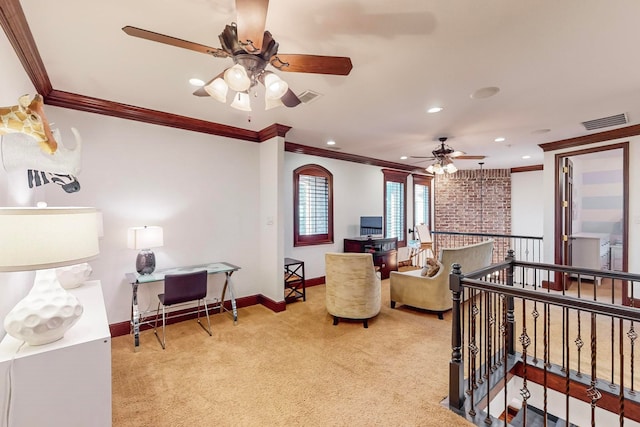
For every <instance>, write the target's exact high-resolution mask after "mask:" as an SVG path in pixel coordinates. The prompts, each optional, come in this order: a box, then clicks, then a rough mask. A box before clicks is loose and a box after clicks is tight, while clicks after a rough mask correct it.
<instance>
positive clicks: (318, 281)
mask: <svg viewBox="0 0 640 427" xmlns="http://www.w3.org/2000/svg"><path fill="white" fill-rule="evenodd" d="M324 283H325V280H324V276H321V277H314V278H312V279H307V280H305V281H304V286H305V287H306V288H308V287H310V286H318V285H324Z"/></svg>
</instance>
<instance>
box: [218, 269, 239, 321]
mask: <svg viewBox="0 0 640 427" xmlns="http://www.w3.org/2000/svg"><path fill="white" fill-rule="evenodd" d="M232 274H233V271H230V272H226V273H225V279H224V286H223V287H222V298H221V301H220V313H222V312H223V311H224V310H226V309H225V308H224V296H225V294H226V293H227V289H229V294H230V296H231V312H232V313H233V324H234V325H237V324H238V307H237V306H236V296H235V294H234V292H233V283H231V280H230V279H231V275H232Z"/></svg>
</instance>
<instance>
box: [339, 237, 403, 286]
mask: <svg viewBox="0 0 640 427" xmlns="http://www.w3.org/2000/svg"><path fill="white" fill-rule="evenodd" d="M344 251H345V252H362V253H370V254H372V255H373V265H375V266H377V267H380V277H381V278H382V279H388V278H389V273H390V272H391V271H397V270H398V238H397V237H389V238H382V237H367V236H362V237H353V238H350V239H344Z"/></svg>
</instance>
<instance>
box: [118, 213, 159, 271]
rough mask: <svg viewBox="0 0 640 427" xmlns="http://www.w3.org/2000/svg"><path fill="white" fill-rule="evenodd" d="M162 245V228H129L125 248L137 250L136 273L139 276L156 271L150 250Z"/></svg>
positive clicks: (154, 259) (154, 257)
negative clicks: (138, 251)
mask: <svg viewBox="0 0 640 427" xmlns="http://www.w3.org/2000/svg"><path fill="white" fill-rule="evenodd" d="M162 245H163V235H162V227H158V226H147V225H145V226H144V227H131V228H129V230H128V231H127V247H128V248H129V249H138V250H140V253H138V257H137V258H136V271H137V272H138V273H139V274H151V273H153V270H155V269H156V256H155V254H154V253H153V252H152V251H151V248H159V247H160V246H162Z"/></svg>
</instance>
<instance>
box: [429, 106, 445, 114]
mask: <svg viewBox="0 0 640 427" xmlns="http://www.w3.org/2000/svg"><path fill="white" fill-rule="evenodd" d="M440 111H442V107H431V108H429V109H428V110H427V113H439V112H440Z"/></svg>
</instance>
